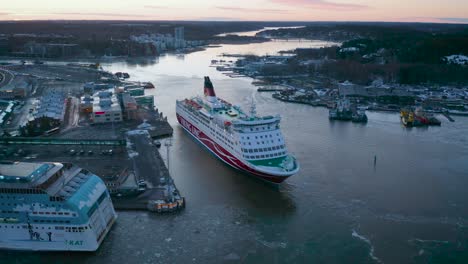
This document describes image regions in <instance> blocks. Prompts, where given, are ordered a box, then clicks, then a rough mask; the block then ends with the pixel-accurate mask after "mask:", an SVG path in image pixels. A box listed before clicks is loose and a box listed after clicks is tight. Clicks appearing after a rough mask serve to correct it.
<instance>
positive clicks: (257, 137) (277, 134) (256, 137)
mask: <svg viewBox="0 0 468 264" xmlns="http://www.w3.org/2000/svg"><path fill="white" fill-rule="evenodd" d="M276 136H278V137H279V133H276ZM271 137H273V135H272V134H270V138H271ZM245 138H247V139H250V137H249V136H245V137H244V136H242V139H245ZM259 138H263V136H255V139H259ZM265 138H268V135H265Z"/></svg>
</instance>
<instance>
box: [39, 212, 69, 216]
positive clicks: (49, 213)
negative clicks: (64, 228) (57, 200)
mask: <svg viewBox="0 0 468 264" xmlns="http://www.w3.org/2000/svg"><path fill="white" fill-rule="evenodd" d="M32 214H41V215H44V214H45V215H70V213H68V212H32ZM71 215H72V216H76V214H71Z"/></svg>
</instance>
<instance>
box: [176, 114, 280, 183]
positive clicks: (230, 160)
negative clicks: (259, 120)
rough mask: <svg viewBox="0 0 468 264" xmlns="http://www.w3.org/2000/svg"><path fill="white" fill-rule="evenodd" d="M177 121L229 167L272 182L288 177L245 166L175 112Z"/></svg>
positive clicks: (278, 181)
mask: <svg viewBox="0 0 468 264" xmlns="http://www.w3.org/2000/svg"><path fill="white" fill-rule="evenodd" d="M177 121H179V123H180V124H181V125H182V127H183V128H184V129H185V130H186V131H187V132H189V133H190V134H191V135H192V136H193V137H195V138H196V139H198V141H199V142H201V143H202V144H203V145H204V146H205V147H206V148H208V149H209V150H211V151H212V152H213V153H214V154H216V156H217V157H218V158H219V159H220V160H222V161H223V162H225V163H227V164H228V165H230V166H231V167H234V168H235V169H238V170H240V171H242V172H246V173H248V174H250V175H253V176H255V177H257V178H260V179H262V180H265V181H268V182H273V183H281V182H283V181H284V180H286V179H287V178H288V176H275V175H270V174H266V173H263V172H260V171H257V170H255V169H253V168H251V167H249V166H247V165H246V164H244V163H243V162H242V161H241V160H239V159H238V158H236V157H234V156H233V155H232V154H231V153H229V151H227V150H226V149H224V148H223V147H222V146H220V145H219V144H217V143H216V142H215V141H214V140H212V139H211V138H210V137H209V136H207V135H206V134H205V133H203V132H202V131H201V130H200V129H198V128H197V127H196V126H194V125H193V124H192V123H191V122H189V121H188V120H186V119H185V118H183V117H182V116H181V115H179V114H178V113H177Z"/></svg>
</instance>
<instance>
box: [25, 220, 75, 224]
mask: <svg viewBox="0 0 468 264" xmlns="http://www.w3.org/2000/svg"><path fill="white" fill-rule="evenodd" d="M33 222H34V223H60V224H69V223H70V221H69V220H33Z"/></svg>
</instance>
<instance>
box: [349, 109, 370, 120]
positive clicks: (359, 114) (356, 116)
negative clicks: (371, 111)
mask: <svg viewBox="0 0 468 264" xmlns="http://www.w3.org/2000/svg"><path fill="white" fill-rule="evenodd" d="M351 121H352V122H354V123H367V115H366V112H365V111H364V110H362V109H358V110H356V111H355V112H354V113H353V115H352V117H351Z"/></svg>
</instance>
